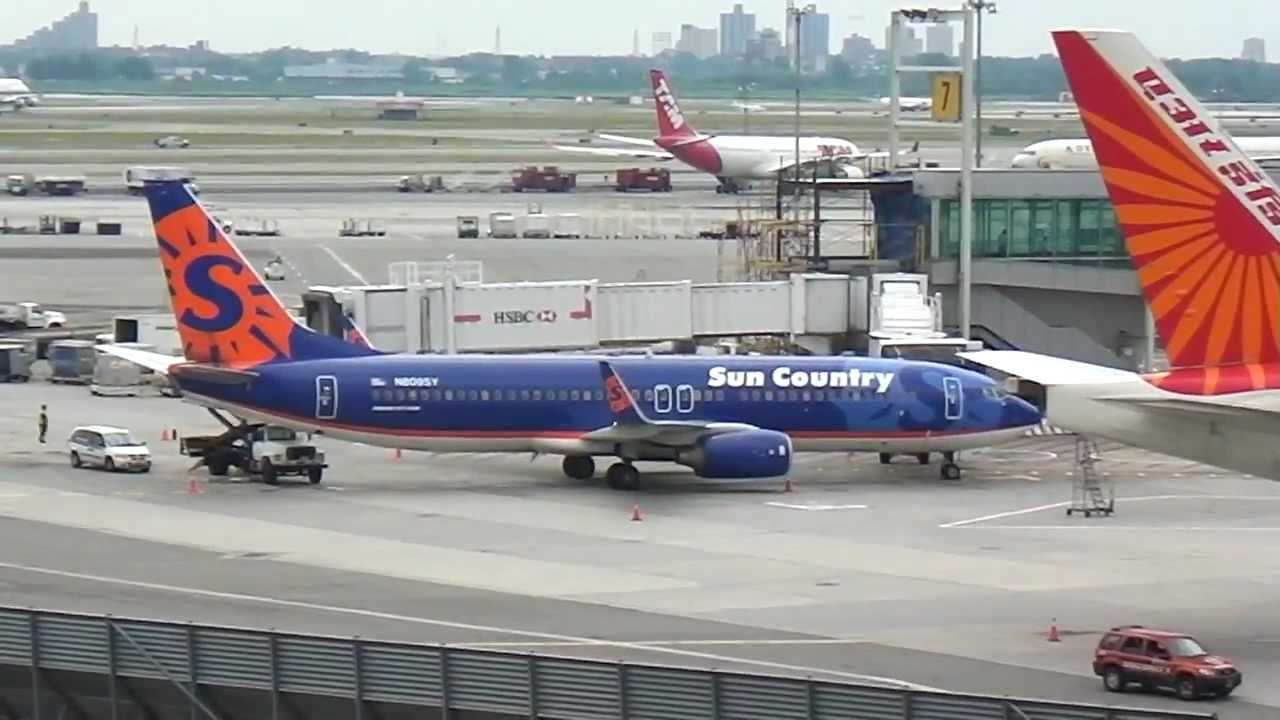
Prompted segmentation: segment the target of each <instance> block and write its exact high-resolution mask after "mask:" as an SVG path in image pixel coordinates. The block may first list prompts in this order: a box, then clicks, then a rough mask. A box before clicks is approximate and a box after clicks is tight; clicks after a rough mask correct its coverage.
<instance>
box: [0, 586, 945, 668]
mask: <svg viewBox="0 0 1280 720" xmlns="http://www.w3.org/2000/svg"><path fill="white" fill-rule="evenodd" d="M0 568H4V569H8V570H16V571H19V572H27V573H32V574H36V575H47V576H53V577H62V578H70V579H72V580H81V581H87V582H96V583H102V584H106V585H119V586H124V587H133V588H139V589H142V590H153V591H157V592H167V593H174V594H178V595H190V596H195V597H206V598H214V599H218V600H232V601H236V602H245V603H257V604H260V605H272V606H276V607H288V608H295V609H301V610H311V611H317V612H326V613H334V614H339V615H355V616H358V617H368V618H376V619H379V620H391V621H395V622H405V623H413V624H417V625H431V626H435V627H446V628H451V629H454V630H473V631H476V632H487V633H495V634H499V635H518V636H521V637H528V638H537V639H539V640H551V641H557V642H562V643H570V644H575V645H582V646H592V647H612V648H622V649H630V650H643V651H646V652H652V653H661V654H667V655H674V656H679V657H685V658H695V659H699V660H712V661H715V662H722V663H726V662H727V663H740V664H743V665H752V666H756V667H760V668H766V669H769V670H775V671H776V670H783V671H789V672H795V673H802V674H806V675H827V676H830V677H839V678H845V679H848V680H854V681H860V682H870V683H878V684H881V685H889V686H892V687H896V688H903V689H909V690H923V691H932V692H945V691H943V690H941V689H939V688H934V687H929V686H927V685H917V684H916V683H912V682H906V681H903V680H896V679H894V678H886V677H880V676H877V675H861V674H858V673H850V672H843V671H840V670H828V669H826V668H816V667H808V666H804V665H791V664H789V663H779V662H770V661H768V660H754V659H751V658H740V657H734V656H732V655H716V654H713V653H704V652H697V651H695V650H681V649H679V648H673V647H663V646H661V645H642V644H640V643H634V642H626V641H615V640H601V639H597V638H587V637H578V636H575V635H562V634H559V633H549V632H539V631H536V630H518V629H515V628H504V627H498V626H494V625H477V624H474V623H461V622H454V621H452V620H437V619H434V618H425V617H417V616H414V615H400V614H396V613H388V612H379V611H377V610H367V609H364V608H351V607H343V606H340V605H325V604H321V603H310V602H304V601H302V600H286V599H284V598H274V597H269V596H264V595H247V594H243V593H232V592H223V591H220V590H205V589H202V588H192V587H182V586H180V585H166V584H163V583H152V582H145V581H142V580H128V579H125V578H117V577H110V576H107V575H93V574H89V573H79V572H72V571H69V570H55V569H53V568H45V567H38V566H35V565H22V564H19V563H10V562H0ZM453 644H455V645H467V643H453Z"/></svg>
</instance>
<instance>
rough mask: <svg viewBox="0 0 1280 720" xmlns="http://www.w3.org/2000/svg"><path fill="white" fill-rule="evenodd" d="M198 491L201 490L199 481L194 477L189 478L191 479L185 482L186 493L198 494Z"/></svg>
mask: <svg viewBox="0 0 1280 720" xmlns="http://www.w3.org/2000/svg"><path fill="white" fill-rule="evenodd" d="M200 492H201V490H200V483H199V482H197V481H196V479H195V478H191V480H190V481H189V482H188V483H187V494H188V495H199V494H200Z"/></svg>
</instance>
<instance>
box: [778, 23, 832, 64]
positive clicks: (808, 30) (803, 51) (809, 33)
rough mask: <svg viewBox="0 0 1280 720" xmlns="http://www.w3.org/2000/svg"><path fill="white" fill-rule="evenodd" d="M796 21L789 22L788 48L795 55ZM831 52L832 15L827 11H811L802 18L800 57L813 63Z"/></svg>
mask: <svg viewBox="0 0 1280 720" xmlns="http://www.w3.org/2000/svg"><path fill="white" fill-rule="evenodd" d="M795 34H796V26H795V22H794V21H791V22H788V23H787V48H788V49H791V55H792V56H794V55H795V50H794V48H795V46H794V45H792V41H793V40H794V39H795ZM830 54H831V16H830V15H827V14H826V13H811V14H808V15H804V16H802V17H801V18H800V59H801V60H802V61H805V62H807V63H810V64H811V63H812V62H813V60H814V59H815V58H819V57H823V58H825V57H826V56H828V55H830Z"/></svg>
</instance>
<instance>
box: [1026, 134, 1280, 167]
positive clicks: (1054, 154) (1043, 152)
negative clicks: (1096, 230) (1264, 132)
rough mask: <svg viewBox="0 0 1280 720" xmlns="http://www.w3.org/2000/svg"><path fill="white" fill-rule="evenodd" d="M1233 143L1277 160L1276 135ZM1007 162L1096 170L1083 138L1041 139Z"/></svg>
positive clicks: (1257, 157) (1256, 155)
mask: <svg viewBox="0 0 1280 720" xmlns="http://www.w3.org/2000/svg"><path fill="white" fill-rule="evenodd" d="M1236 146H1237V147H1239V148H1240V150H1241V151H1242V152H1244V154H1246V155H1248V156H1249V157H1251V158H1253V159H1254V160H1255V161H1257V162H1276V161H1280V137H1275V136H1254V137H1240V138H1236ZM1011 164H1012V165H1013V167H1016V168H1039V169H1041V170H1097V169H1098V158H1097V157H1095V156H1094V154H1093V144H1092V143H1090V142H1089V141H1088V140H1085V139H1077V138H1071V139H1062V140H1041V141H1040V142H1037V143H1032V144H1030V145H1028V146H1026V147H1025V148H1023V149H1022V151H1021V152H1019V153H1018V154H1017V155H1014V156H1013V161H1012V163H1011Z"/></svg>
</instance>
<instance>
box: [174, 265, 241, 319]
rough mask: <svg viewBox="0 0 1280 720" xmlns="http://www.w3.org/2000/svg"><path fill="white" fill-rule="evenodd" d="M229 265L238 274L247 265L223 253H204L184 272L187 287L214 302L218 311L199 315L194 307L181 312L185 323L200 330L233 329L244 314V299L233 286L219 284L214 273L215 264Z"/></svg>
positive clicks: (201, 297)
mask: <svg viewBox="0 0 1280 720" xmlns="http://www.w3.org/2000/svg"><path fill="white" fill-rule="evenodd" d="M219 266H221V267H228V268H231V272H233V273H235V274H236V275H239V274H240V273H241V272H243V271H244V266H243V265H241V264H240V263H239V262H238V261H236V260H234V259H232V258H229V257H225V256H222V255H205V256H202V257H198V258H196V259H195V260H192V261H191V264H190V265H188V266H187V269H186V270H185V271H184V272H183V274H182V279H183V281H184V282H185V284H186V286H187V289H188V290H190V291H191V293H192V294H193V295H195V296H196V297H198V298H200V299H201V300H205V301H206V302H209V303H212V304H213V305H215V306H216V307H217V308H218V312H217V313H216V314H215V315H214V316H213V317H211V318H205V317H200V316H199V315H197V314H196V313H195V312H194V311H193V310H192V309H191V308H187V309H186V310H185V311H183V313H182V318H181V320H182V324H183V325H187V326H188V327H191V328H193V329H195V330H199V331H200V332H207V333H217V332H223V331H226V330H230V329H231V328H233V327H235V324H236V323H238V322H240V318H242V317H244V303H243V302H241V300H240V297H239V296H238V295H236V293H235V291H234V290H231V289H230V288H227V287H226V286H224V285H219V284H218V282H217V281H215V280H214V279H213V277H212V273H213V269H214V268H215V267H219Z"/></svg>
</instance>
